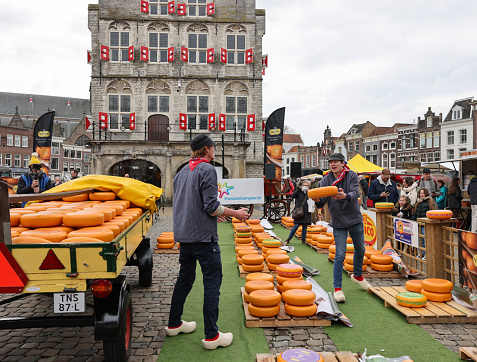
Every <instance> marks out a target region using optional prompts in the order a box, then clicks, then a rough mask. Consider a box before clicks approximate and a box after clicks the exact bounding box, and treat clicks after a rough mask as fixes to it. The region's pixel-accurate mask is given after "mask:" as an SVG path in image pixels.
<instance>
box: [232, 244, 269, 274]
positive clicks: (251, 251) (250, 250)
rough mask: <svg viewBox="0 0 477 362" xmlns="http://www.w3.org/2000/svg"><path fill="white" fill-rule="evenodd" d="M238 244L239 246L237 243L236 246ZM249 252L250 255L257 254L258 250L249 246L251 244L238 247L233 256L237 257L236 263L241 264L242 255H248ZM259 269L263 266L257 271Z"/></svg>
mask: <svg viewBox="0 0 477 362" xmlns="http://www.w3.org/2000/svg"><path fill="white" fill-rule="evenodd" d="M240 246H241V245H238V246H237V247H240ZM250 254H252V255H258V251H257V250H255V248H254V247H253V246H251V245H247V246H246V247H243V248H241V249H238V250H237V251H236V254H235V256H236V257H237V263H239V264H240V265H243V261H242V257H243V256H244V255H250ZM244 270H245V269H244ZM261 270H263V268H262V269H260V270H259V271H261ZM246 271H247V270H246Z"/></svg>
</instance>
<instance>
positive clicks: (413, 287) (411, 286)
mask: <svg viewBox="0 0 477 362" xmlns="http://www.w3.org/2000/svg"><path fill="white" fill-rule="evenodd" d="M405 288H406V290H407V291H409V292H414V293H420V292H421V290H422V280H419V279H413V280H408V281H407V282H406V284H405Z"/></svg>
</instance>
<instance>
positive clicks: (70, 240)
mask: <svg viewBox="0 0 477 362" xmlns="http://www.w3.org/2000/svg"><path fill="white" fill-rule="evenodd" d="M61 243H62V244H83V243H101V244H104V241H103V240H99V239H95V238H88V237H78V238H77V237H74V238H66V239H65V240H63V241H62V242H61Z"/></svg>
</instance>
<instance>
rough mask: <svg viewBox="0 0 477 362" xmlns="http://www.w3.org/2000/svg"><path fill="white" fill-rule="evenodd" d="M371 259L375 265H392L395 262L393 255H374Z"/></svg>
mask: <svg viewBox="0 0 477 362" xmlns="http://www.w3.org/2000/svg"><path fill="white" fill-rule="evenodd" d="M370 259H371V262H372V263H374V264H392V262H393V257H392V256H391V255H382V254H372V255H371V258H370Z"/></svg>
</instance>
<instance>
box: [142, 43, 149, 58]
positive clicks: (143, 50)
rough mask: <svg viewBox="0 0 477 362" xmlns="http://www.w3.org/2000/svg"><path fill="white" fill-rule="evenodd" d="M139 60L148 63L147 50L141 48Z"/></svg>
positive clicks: (146, 48)
mask: <svg viewBox="0 0 477 362" xmlns="http://www.w3.org/2000/svg"><path fill="white" fill-rule="evenodd" d="M141 60H143V61H145V62H148V61H149V48H148V47H143V46H142V47H141Z"/></svg>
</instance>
